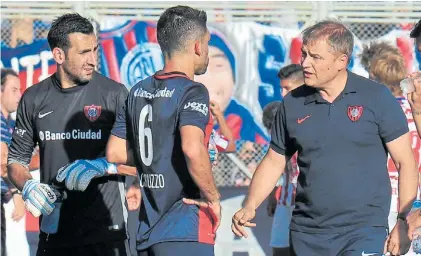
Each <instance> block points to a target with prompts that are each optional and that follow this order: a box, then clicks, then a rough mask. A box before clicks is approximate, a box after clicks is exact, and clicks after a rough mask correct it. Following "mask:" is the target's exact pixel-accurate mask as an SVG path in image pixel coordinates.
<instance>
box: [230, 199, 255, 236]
mask: <svg viewBox="0 0 421 256" xmlns="http://www.w3.org/2000/svg"><path fill="white" fill-rule="evenodd" d="M254 216H256V209H254V208H252V207H247V206H246V207H244V208H241V209H240V210H239V211H238V212H237V213H236V214H235V215H234V217H232V225H231V229H232V232H233V233H234V234H235V235H237V236H239V237H245V238H247V237H248V234H247V232H246V230H245V229H244V227H255V226H256V223H252V222H250V221H251V220H252V219H254Z"/></svg>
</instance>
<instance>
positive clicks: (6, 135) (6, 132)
mask: <svg viewBox="0 0 421 256" xmlns="http://www.w3.org/2000/svg"><path fill="white" fill-rule="evenodd" d="M0 136H1V138H0V141H1V142H3V143H6V144H7V145H10V143H11V142H12V133H11V131H10V127H9V124H8V122H7V120H6V118H4V116H3V115H2V116H1V134H0Z"/></svg>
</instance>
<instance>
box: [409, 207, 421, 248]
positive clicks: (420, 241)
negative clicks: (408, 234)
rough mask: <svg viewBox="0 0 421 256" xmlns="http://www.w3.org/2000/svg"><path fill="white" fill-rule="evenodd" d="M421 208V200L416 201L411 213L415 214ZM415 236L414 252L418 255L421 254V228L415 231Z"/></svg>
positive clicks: (413, 242) (413, 238) (413, 236)
mask: <svg viewBox="0 0 421 256" xmlns="http://www.w3.org/2000/svg"><path fill="white" fill-rule="evenodd" d="M420 208H421V200H415V201H414V203H413V204H412V209H411V212H410V214H411V213H412V212H414V211H415V210H417V209H420ZM414 233H415V234H414V235H412V250H413V251H414V252H415V253H416V254H421V227H419V228H417V229H415V230H414Z"/></svg>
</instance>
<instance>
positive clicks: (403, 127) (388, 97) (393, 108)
mask: <svg viewBox="0 0 421 256" xmlns="http://www.w3.org/2000/svg"><path fill="white" fill-rule="evenodd" d="M376 103H377V109H376V112H377V113H376V116H377V122H378V127H379V135H380V137H381V138H382V140H383V142H384V143H388V142H390V141H392V140H395V139H397V138H399V137H400V136H402V135H404V134H405V133H407V132H408V131H409V128H408V121H407V119H406V117H405V113H404V112H403V110H402V107H401V106H400V104H399V102H398V101H397V100H396V98H395V97H394V96H393V95H392V93H391V92H390V90H389V89H388V88H387V87H386V86H384V88H382V90H381V92H380V94H379V99H378V100H376Z"/></svg>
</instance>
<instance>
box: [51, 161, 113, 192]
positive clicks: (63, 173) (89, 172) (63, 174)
mask: <svg viewBox="0 0 421 256" xmlns="http://www.w3.org/2000/svg"><path fill="white" fill-rule="evenodd" d="M114 172H117V168H116V166H115V165H114V164H111V163H108V162H107V160H105V158H98V159H95V160H76V161H75V162H73V163H71V164H68V165H66V166H63V167H61V168H60V169H59V170H58V173H57V177H56V179H57V181H58V182H63V181H64V182H65V185H66V188H67V189H69V190H79V191H85V189H86V188H87V187H88V185H89V183H90V182H91V180H92V179H93V178H96V177H101V176H104V175H105V174H107V173H114Z"/></svg>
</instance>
